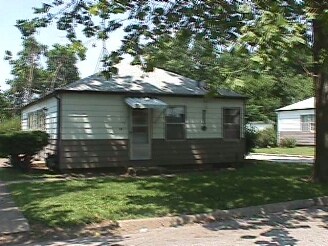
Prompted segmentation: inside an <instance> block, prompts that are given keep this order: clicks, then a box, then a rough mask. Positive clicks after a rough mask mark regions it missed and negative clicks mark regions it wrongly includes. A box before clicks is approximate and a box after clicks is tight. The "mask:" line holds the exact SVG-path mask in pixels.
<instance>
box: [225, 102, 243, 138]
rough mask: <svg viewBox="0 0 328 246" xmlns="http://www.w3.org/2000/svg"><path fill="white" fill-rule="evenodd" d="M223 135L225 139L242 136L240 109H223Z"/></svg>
mask: <svg viewBox="0 0 328 246" xmlns="http://www.w3.org/2000/svg"><path fill="white" fill-rule="evenodd" d="M223 137H224V138H225V139H239V138H240V109H239V108H224V109H223Z"/></svg>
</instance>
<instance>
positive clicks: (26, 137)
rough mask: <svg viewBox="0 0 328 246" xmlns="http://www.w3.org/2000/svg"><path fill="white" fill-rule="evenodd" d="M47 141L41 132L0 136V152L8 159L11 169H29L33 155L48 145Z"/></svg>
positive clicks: (47, 136) (46, 136)
mask: <svg viewBox="0 0 328 246" xmlns="http://www.w3.org/2000/svg"><path fill="white" fill-rule="evenodd" d="M48 139H49V135H48V134H47V133H45V132H42V131H30V132H23V131H18V132H11V133H6V134H0V152H2V153H4V154H5V155H7V156H9V157H10V163H11V165H12V166H13V167H18V168H22V169H29V168H30V165H31V160H32V157H33V155H35V154H36V153H37V152H39V151H40V150H42V148H43V147H45V146H46V145H47V144H48Z"/></svg>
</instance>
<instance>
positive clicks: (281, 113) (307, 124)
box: [276, 97, 315, 145]
mask: <svg viewBox="0 0 328 246" xmlns="http://www.w3.org/2000/svg"><path fill="white" fill-rule="evenodd" d="M314 100H315V99H314V97H311V98H308V99H306V100H303V101H300V102H297V103H294V104H291V105H288V106H286V107H283V108H279V109H277V110H276V112H277V135H278V136H277V139H278V144H279V143H280V141H281V139H283V138H295V140H296V144H297V145H314V144H315V102H314Z"/></svg>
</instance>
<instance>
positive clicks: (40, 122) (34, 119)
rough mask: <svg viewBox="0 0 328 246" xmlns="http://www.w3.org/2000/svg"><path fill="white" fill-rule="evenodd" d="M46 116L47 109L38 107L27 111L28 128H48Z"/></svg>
mask: <svg viewBox="0 0 328 246" xmlns="http://www.w3.org/2000/svg"><path fill="white" fill-rule="evenodd" d="M46 117H47V114H46V112H45V110H43V109H38V110H34V111H31V112H28V113H27V129H28V130H33V131H34V130H40V131H45V130H46Z"/></svg>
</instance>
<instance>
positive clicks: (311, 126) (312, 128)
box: [300, 114, 316, 132]
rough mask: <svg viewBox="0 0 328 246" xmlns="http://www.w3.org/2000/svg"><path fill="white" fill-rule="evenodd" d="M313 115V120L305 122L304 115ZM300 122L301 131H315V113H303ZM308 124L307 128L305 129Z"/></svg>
mask: <svg viewBox="0 0 328 246" xmlns="http://www.w3.org/2000/svg"><path fill="white" fill-rule="evenodd" d="M309 116H310V117H311V118H312V117H313V120H312V121H306V122H303V119H304V117H309ZM300 124H301V131H302V132H315V130H316V126H315V114H302V115H300ZM305 126H307V129H304V128H305Z"/></svg>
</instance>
